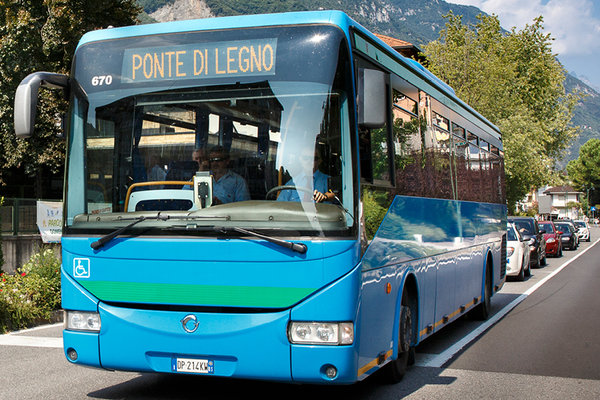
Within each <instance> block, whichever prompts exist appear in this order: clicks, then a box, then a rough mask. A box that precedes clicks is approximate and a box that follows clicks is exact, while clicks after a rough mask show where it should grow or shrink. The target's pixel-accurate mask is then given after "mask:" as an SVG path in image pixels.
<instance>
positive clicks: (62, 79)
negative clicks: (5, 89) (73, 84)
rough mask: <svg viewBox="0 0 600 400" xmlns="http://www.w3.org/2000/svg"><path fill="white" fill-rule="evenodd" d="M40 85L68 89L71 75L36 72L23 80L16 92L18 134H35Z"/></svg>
mask: <svg viewBox="0 0 600 400" xmlns="http://www.w3.org/2000/svg"><path fill="white" fill-rule="evenodd" d="M40 86H43V87H46V88H50V89H66V88H67V87H68V86H69V77H68V76H67V75H63V74H53V73H51V72H35V73H33V74H30V75H27V76H26V77H25V79H23V80H22V81H21V83H20V84H19V86H18V87H17V92H16V93H15V111H14V112H15V115H14V118H15V133H16V134H17V136H20V137H29V136H31V135H32V134H33V126H34V125H35V115H36V113H37V102H38V92H39V90H40Z"/></svg>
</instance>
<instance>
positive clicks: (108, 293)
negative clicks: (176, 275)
mask: <svg viewBox="0 0 600 400" xmlns="http://www.w3.org/2000/svg"><path fill="white" fill-rule="evenodd" d="M79 283H80V284H81V285H82V286H83V287H84V288H85V289H86V290H88V291H89V292H90V293H92V294H93V295H94V296H96V297H97V298H99V299H100V300H104V301H117V302H132V303H153V304H181V305H208V306H229V307H273V308H282V307H289V306H291V305H293V304H295V303H297V302H299V301H300V300H302V299H303V298H305V297H306V296H308V295H309V294H310V293H312V292H314V291H315V289H314V288H293V287H292V288H290V287H260V286H216V285H185V284H168V283H142V282H111V281H82V280H80V281H79Z"/></svg>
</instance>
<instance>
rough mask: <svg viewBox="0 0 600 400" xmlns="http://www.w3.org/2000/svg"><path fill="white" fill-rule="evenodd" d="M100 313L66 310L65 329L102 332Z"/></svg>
mask: <svg viewBox="0 0 600 400" xmlns="http://www.w3.org/2000/svg"><path fill="white" fill-rule="evenodd" d="M100 326H101V323H100V314H98V313H93V312H83V311H65V329H68V330H73V331H88V332H100Z"/></svg>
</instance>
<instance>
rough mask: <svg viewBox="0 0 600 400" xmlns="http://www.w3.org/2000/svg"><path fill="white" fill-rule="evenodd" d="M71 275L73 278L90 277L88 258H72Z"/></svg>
mask: <svg viewBox="0 0 600 400" xmlns="http://www.w3.org/2000/svg"><path fill="white" fill-rule="evenodd" d="M73 276H74V277H75V278H89V277H90V259H89V258H75V259H73Z"/></svg>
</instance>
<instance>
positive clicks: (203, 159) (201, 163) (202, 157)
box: [192, 149, 210, 171]
mask: <svg viewBox="0 0 600 400" xmlns="http://www.w3.org/2000/svg"><path fill="white" fill-rule="evenodd" d="M192 160H193V161H196V162H197V163H198V171H210V161H209V160H208V154H207V153H206V150H205V149H195V150H194V151H193V152H192Z"/></svg>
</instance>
